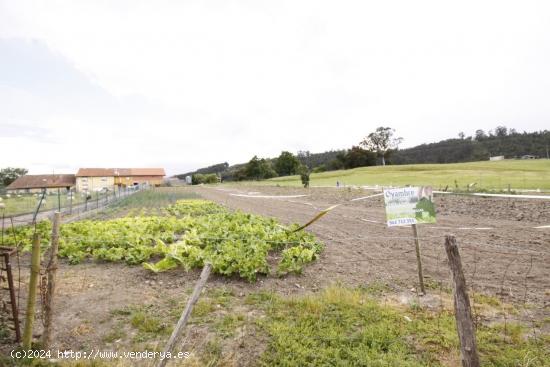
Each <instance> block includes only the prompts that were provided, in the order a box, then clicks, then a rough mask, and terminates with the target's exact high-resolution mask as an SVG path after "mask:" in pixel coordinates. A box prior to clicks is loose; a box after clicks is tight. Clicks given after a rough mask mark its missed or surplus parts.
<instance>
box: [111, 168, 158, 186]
mask: <svg viewBox="0 0 550 367" xmlns="http://www.w3.org/2000/svg"><path fill="white" fill-rule="evenodd" d="M164 176H166V173H165V172H164V168H115V170H114V177H115V185H116V186H123V187H124V186H137V185H143V184H145V185H151V186H159V185H160V184H162V182H163V181H164Z"/></svg>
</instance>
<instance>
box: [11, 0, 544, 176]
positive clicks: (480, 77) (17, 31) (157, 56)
mask: <svg viewBox="0 0 550 367" xmlns="http://www.w3.org/2000/svg"><path fill="white" fill-rule="evenodd" d="M501 124H504V125H506V126H508V127H513V128H516V129H517V130H519V131H523V130H527V131H532V130H542V129H548V128H550V1H538V2H537V1H510V2H507V1H472V2H469V1H459V2H449V1H441V0H439V1H430V2H424V1H320V0H313V1H299V0H292V1H280V0H273V1H260V0H248V1H230V0H220V1H158V0H155V1H136V0H132V1H107V0H106V1H74V0H73V1H52V0H49V1H21V0H12V1H3V0H0V152H1V154H0V167H5V166H21V167H27V168H29V169H30V170H31V173H49V172H52V170H55V172H69V173H70V172H74V171H75V170H76V168H78V167H147V166H160V167H165V168H166V169H167V171H168V173H170V174H174V173H178V172H182V171H187V170H190V169H194V168H199V167H202V166H206V165H210V164H214V163H219V162H223V161H227V162H229V163H230V164H233V163H240V162H243V161H247V160H248V159H250V158H251V157H252V156H253V155H254V154H257V155H258V156H260V157H273V156H276V155H278V154H279V152H280V151H281V150H289V151H292V152H296V151H298V150H310V151H312V152H320V151H325V150H329V149H340V148H347V147H350V146H351V145H352V144H357V143H358V142H359V141H360V140H361V138H362V137H363V136H365V135H367V134H368V133H369V132H371V131H373V130H374V129H375V128H376V127H377V126H380V125H387V126H391V127H394V128H395V129H396V130H397V133H398V135H399V136H402V137H403V138H404V142H403V144H402V147H407V146H414V145H417V144H420V143H425V142H432V141H437V140H441V139H445V138H449V137H456V136H457V134H458V133H459V132H460V131H464V132H465V133H466V135H471V134H473V132H474V131H475V130H476V129H478V128H481V129H485V130H488V129H492V128H494V127H495V126H497V125H501Z"/></svg>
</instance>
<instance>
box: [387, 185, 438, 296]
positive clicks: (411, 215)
mask: <svg viewBox="0 0 550 367" xmlns="http://www.w3.org/2000/svg"><path fill="white" fill-rule="evenodd" d="M432 199H433V190H432V188H431V187H430V186H421V187H403V188H398V189H385V190H384V205H385V207H386V221H387V224H388V227H395V226H408V225H410V226H412V230H413V235H414V243H415V249H416V262H417V267H418V281H419V283H420V292H421V293H422V294H425V293H426V290H425V287H424V275H423V272H422V258H421V256H420V238H419V237H418V227H417V224H420V223H435V206H434V203H433V200H432Z"/></svg>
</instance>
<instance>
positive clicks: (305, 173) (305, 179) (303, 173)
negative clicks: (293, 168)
mask: <svg viewBox="0 0 550 367" xmlns="http://www.w3.org/2000/svg"><path fill="white" fill-rule="evenodd" d="M298 172H299V173H300V179H301V180H302V185H304V187H305V188H306V189H307V188H308V187H309V175H310V170H309V168H308V167H306V166H305V165H301V166H300V167H299V168H298Z"/></svg>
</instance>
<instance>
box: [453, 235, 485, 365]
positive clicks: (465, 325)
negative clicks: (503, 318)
mask: <svg viewBox="0 0 550 367" xmlns="http://www.w3.org/2000/svg"><path fill="white" fill-rule="evenodd" d="M445 251H446V252H447V258H448V259H449V267H450V268H451V272H452V274H453V290H454V308H455V319H456V329H457V331H458V338H459V340H460V355H461V358H462V366H463V367H479V356H478V355H477V344H476V334H475V329H474V323H473V321H472V311H471V309H470V298H469V297H468V292H467V289H466V280H465V279H464V272H463V270H462V261H461V260H460V253H459V252H458V246H457V245H456V239H455V237H454V236H445Z"/></svg>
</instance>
